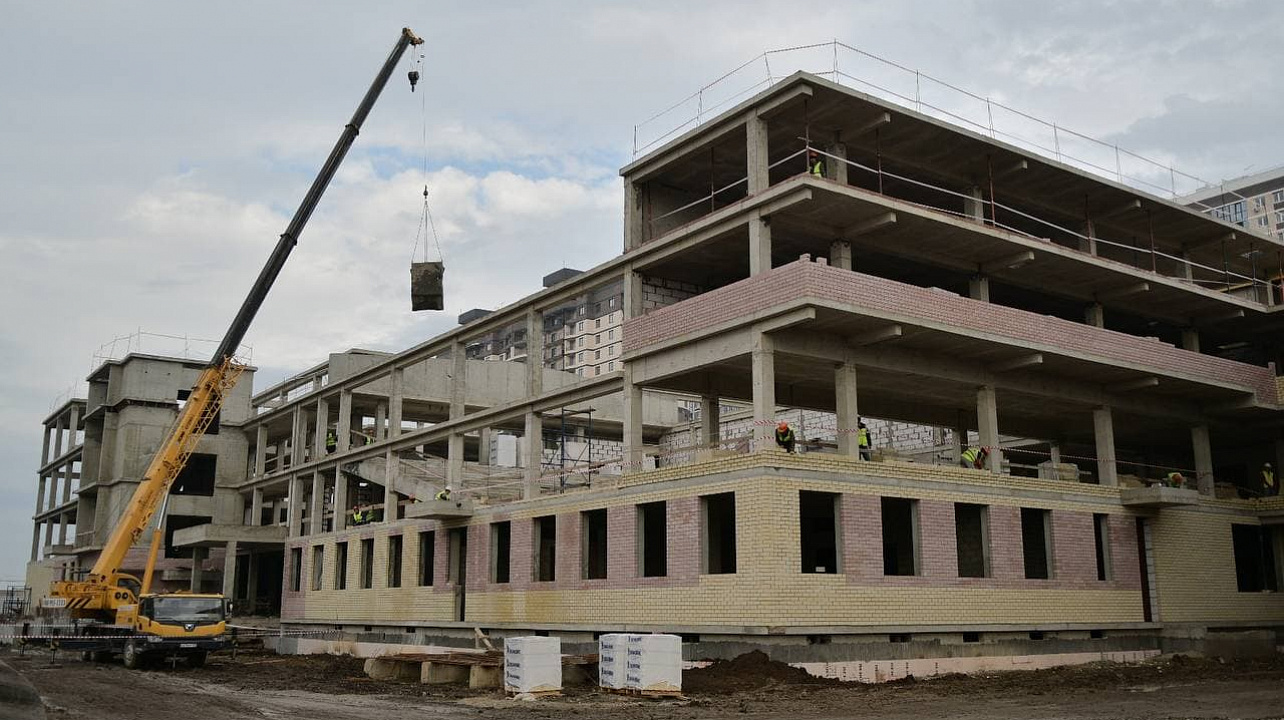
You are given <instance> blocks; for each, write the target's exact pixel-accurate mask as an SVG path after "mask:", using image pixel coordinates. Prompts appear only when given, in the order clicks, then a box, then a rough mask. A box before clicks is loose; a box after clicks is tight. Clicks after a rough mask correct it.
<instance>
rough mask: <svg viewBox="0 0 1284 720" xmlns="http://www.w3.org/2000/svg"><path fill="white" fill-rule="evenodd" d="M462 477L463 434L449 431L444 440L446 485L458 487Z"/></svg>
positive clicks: (453, 487)
mask: <svg viewBox="0 0 1284 720" xmlns="http://www.w3.org/2000/svg"><path fill="white" fill-rule="evenodd" d="M463 479H464V436H463V434H462V433H451V434H450V438H449V439H448V440H447V442H446V485H448V486H450V487H451V488H452V489H458V488H459V487H460V484H461V482H462V481H463Z"/></svg>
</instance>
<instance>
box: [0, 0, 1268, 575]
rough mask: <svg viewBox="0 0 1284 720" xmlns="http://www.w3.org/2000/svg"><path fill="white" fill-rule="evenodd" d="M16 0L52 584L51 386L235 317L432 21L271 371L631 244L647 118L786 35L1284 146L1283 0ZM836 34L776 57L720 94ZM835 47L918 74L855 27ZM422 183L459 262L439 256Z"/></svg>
mask: <svg viewBox="0 0 1284 720" xmlns="http://www.w3.org/2000/svg"><path fill="white" fill-rule="evenodd" d="M0 17H3V21H2V22H0V67H3V68H4V71H3V72H2V73H0V108H3V112H0V270H2V271H3V276H4V281H3V282H0V308H2V309H3V311H2V312H0V584H4V583H7V582H21V579H22V577H23V573H24V568H25V564H26V561H27V558H28V554H29V551H30V541H31V522H30V517H31V513H32V511H33V510H34V506H35V486H36V478H37V475H36V469H37V466H38V464H39V461H40V446H41V428H42V425H41V422H42V420H43V418H44V417H45V416H46V415H47V414H48V413H49V412H50V410H51V409H52V405H53V403H54V402H55V401H57V400H58V399H59V398H65V397H66V393H67V392H68V391H76V390H78V383H79V384H80V385H79V388H83V380H84V378H85V376H86V375H87V374H88V372H89V370H90V369H91V366H92V365H93V364H94V362H95V356H96V355H101V354H102V353H103V352H104V351H105V349H104V345H105V344H108V345H109V344H110V343H111V341H112V340H113V338H117V337H122V336H127V335H129V334H131V333H135V332H137V331H139V330H140V329H141V330H143V331H147V332H150V333H156V334H162V335H171V336H178V337H184V336H186V337H190V338H211V339H217V338H219V337H221V336H222V334H223V332H224V331H225V329H226V326H227V324H228V323H229V322H230V320H231V318H232V315H233V314H234V313H235V311H236V308H237V307H238V306H239V304H240V302H241V299H242V298H243V297H244V294H245V292H246V291H247V290H248V288H249V285H250V283H251V281H252V280H253V278H254V277H255V275H256V273H257V272H258V269H259V267H260V266H261V265H262V263H263V261H264V260H265V259H266V257H267V255H268V253H269V252H270V250H271V248H272V246H273V244H274V243H275V242H276V238H277V236H278V235H279V234H280V233H281V232H282V231H283V230H284V229H285V226H286V224H287V223H288V221H289V218H290V216H291V214H292V213H293V211H294V208H295V207H296V206H297V204H298V202H299V201H300V199H301V198H302V196H303V193H304V191H305V190H306V188H307V186H308V184H309V183H310V182H311V181H312V178H313V176H314V175H315V173H316V171H317V169H318V168H319V167H320V164H321V161H322V160H323V159H324V157H325V155H326V153H327V152H328V151H329V149H330V147H331V146H332V145H333V143H334V141H335V139H336V138H337V137H338V134H339V131H340V130H341V128H342V127H343V125H344V123H346V122H347V120H348V118H349V117H350V116H351V114H352V111H353V109H354V108H355V107H356V104H357V102H358V100H359V99H360V97H361V95H362V93H364V91H365V89H366V87H367V86H368V85H369V83H370V81H371V79H372V78H373V77H374V74H375V71H376V70H377V69H378V67H379V65H380V63H382V61H383V59H384V58H385V57H386V54H387V52H388V50H389V48H391V46H392V45H393V43H394V42H395V41H396V39H397V35H398V33H399V30H400V28H401V27H403V26H410V27H412V28H413V29H414V30H416V31H417V32H418V33H419V34H420V35H421V36H423V37H424V38H425V40H426V41H427V42H426V43H425V45H423V46H422V47H421V49H420V52H421V54H422V56H423V57H422V61H421V63H422V65H421V67H420V72H421V75H422V79H421V80H420V83H419V87H418V89H417V90H416V92H414V93H411V92H410V91H409V89H408V86H407V82H406V79H405V71H406V70H408V69H409V67H410V66H409V65H407V64H405V63H404V62H403V64H402V66H401V68H400V69H399V70H398V72H397V73H396V74H395V75H394V76H393V78H392V81H391V82H390V83H389V86H388V88H387V90H386V91H385V93H384V95H383V97H382V98H381V99H380V101H379V103H378V104H377V105H376V107H375V109H374V111H373V113H372V114H371V116H370V118H369V120H368V121H367V123H366V125H365V127H364V128H363V130H362V132H361V135H360V137H359V138H358V139H357V142H356V144H355V146H354V148H353V150H352V152H351V153H350V154H349V156H348V159H347V160H346V162H345V164H344V166H343V168H342V169H341V170H340V172H339V173H338V176H337V177H336V178H335V181H334V183H333V184H332V186H331V188H330V190H329V191H328V192H327V194H326V195H325V197H324V198H323V199H322V201H321V204H320V206H319V208H318V209H317V211H316V214H315V215H314V216H313V218H312V220H311V223H310V224H309V225H308V227H307V229H306V230H305V231H304V233H303V235H302V237H301V238H300V240H299V245H298V247H297V249H296V250H295V252H294V254H293V255H292V257H291V259H290V261H289V263H288V264H287V265H286V267H285V270H284V272H283V273H282V274H281V276H280V279H279V280H278V282H277V284H276V286H275V288H274V289H273V290H272V293H271V295H269V297H268V299H267V302H266V303H265V305H264V306H263V309H262V311H261V313H260V314H259V317H258V319H257V320H256V321H255V324H254V326H253V327H252V328H251V330H250V332H249V334H248V336H247V338H246V343H247V344H248V345H249V346H252V361H253V363H254V365H255V366H257V367H258V368H259V371H258V377H256V382H255V385H256V387H258V388H262V387H266V386H267V385H269V384H271V383H273V382H275V381H277V380H280V379H282V378H284V377H287V376H289V375H292V374H293V373H295V372H298V371H300V370H303V369H305V368H307V367H310V366H312V365H315V364H316V363H318V362H321V361H323V360H324V359H325V357H326V355H327V354H328V353H329V352H333V351H341V350H344V349H347V348H351V347H364V348H372V349H378V350H387V351H396V350H401V349H404V348H407V347H409V346H411V345H414V344H416V343H419V342H422V341H424V340H426V339H428V338H430V337H432V336H434V335H436V334H438V333H440V332H442V331H444V330H447V329H449V328H450V327H452V326H453V325H454V324H455V318H456V316H457V315H458V314H459V313H460V312H463V311H464V310H467V309H469V308H473V307H485V308H494V307H499V306H502V305H505V304H508V303H510V302H513V301H515V300H517V299H519V298H521V297H523V296H524V295H526V294H529V293H531V292H534V291H535V290H537V289H539V287H540V279H541V277H542V276H543V275H545V274H547V273H549V272H552V271H554V270H556V269H558V268H560V267H563V266H571V267H576V268H579V269H587V268H589V267H592V266H593V265H596V264H598V263H600V262H603V261H606V260H608V259H610V258H611V257H613V256H615V255H616V254H618V253H619V252H620V250H621V247H622V242H623V230H622V215H623V206H622V199H623V190H622V186H621V182H620V179H619V175H618V170H619V168H620V167H621V166H623V165H624V164H626V163H628V162H629V161H630V160H631V159H632V156H633V148H634V141H635V134H634V133H635V125H636V124H638V123H640V122H642V121H644V120H646V119H648V118H650V117H652V116H653V115H655V114H656V113H658V112H660V111H662V110H664V109H666V108H669V107H671V106H673V105H675V104H678V105H679V107H678V109H677V110H675V111H673V112H670V113H668V114H667V115H664V116H662V117H661V118H660V119H658V120H656V121H653V122H650V123H647V124H645V125H644V126H643V127H641V128H639V129H638V134H639V137H640V138H641V140H642V142H644V143H645V142H646V141H647V140H648V139H650V138H653V137H655V136H658V135H660V134H663V133H664V132H667V131H668V130H669V129H671V128H672V127H674V126H677V125H679V124H680V123H682V122H685V121H686V120H687V119H688V117H689V116H690V115H694V110H693V109H692V108H693V105H692V102H686V103H680V101H682V100H683V99H684V98H688V97H690V96H691V95H692V93H695V92H697V91H698V90H699V89H700V88H701V87H703V86H705V85H706V84H708V83H710V82H711V81H713V80H715V79H717V78H719V77H720V76H722V75H723V74H724V73H726V72H728V71H730V70H732V69H733V68H736V67H738V66H740V65H742V64H743V63H746V62H748V61H751V60H753V59H754V58H756V57H757V56H759V55H761V54H762V53H763V52H764V51H767V50H770V49H774V48H786V47H795V46H800V45H808V44H812V43H827V42H831V41H833V40H837V41H839V42H841V43H844V44H846V45H848V46H850V47H851V48H855V49H857V50H860V51H864V52H867V53H870V54H872V55H876V56H880V57H883V58H887V59H889V60H892V61H895V62H896V63H899V64H900V65H901V66H904V67H906V68H911V69H917V70H921V71H922V72H923V73H925V74H926V75H928V76H933V77H936V78H939V79H940V80H943V81H946V82H948V83H951V84H953V85H955V86H958V87H961V88H965V89H967V90H969V91H971V92H973V93H975V94H976V95H978V96H982V97H990V98H993V99H994V100H996V101H999V102H1002V103H1005V104H1006V105H1008V106H1011V107H1013V108H1015V109H1018V110H1022V111H1025V112H1028V113H1030V114H1032V115H1036V116H1039V117H1043V118H1047V119H1049V120H1053V121H1056V122H1057V123H1058V125H1059V127H1061V128H1069V129H1072V130H1076V131H1078V132H1082V133H1084V134H1086V135H1091V136H1094V137H1098V138H1101V139H1102V140H1104V141H1105V142H1106V143H1118V144H1120V145H1122V146H1123V147H1125V148H1128V149H1131V150H1133V151H1136V152H1138V153H1140V154H1142V155H1146V156H1148V157H1152V158H1155V159H1156V160H1157V161H1158V163H1159V165H1156V166H1154V167H1152V168H1150V169H1151V170H1154V169H1155V168H1158V167H1160V165H1168V164H1171V165H1174V166H1175V167H1177V168H1178V169H1181V170H1183V171H1185V172H1187V173H1189V174H1191V175H1193V176H1195V177H1199V178H1204V179H1208V180H1214V181H1215V180H1218V179H1221V178H1227V177H1234V176H1238V175H1243V174H1246V173H1251V172H1258V171H1261V170H1263V169H1266V168H1269V167H1273V166H1277V165H1280V164H1284V133H1280V132H1279V131H1278V129H1277V122H1276V121H1277V119H1278V118H1279V117H1281V116H1284V73H1281V72H1280V68H1284V44H1282V43H1280V42H1279V32H1280V30H1279V29H1280V28H1281V27H1284V3H1278V2H1273V1H1272V0H1204V1H1201V2H1193V1H1191V2H1182V1H1165V0H1139V1H1135V2H1134V1H1125V0H1117V1H1113V2H1111V1H1104V0H1098V1H1094V2H1075V1H1074V0H1063V1H1061V2H1057V3H1043V2H1030V1H1029V0H993V1H986V0H929V1H922V2H920V1H916V0H907V1H906V2H897V3H889V2H872V1H870V2H867V1H863V0H850V1H849V2H841V3H835V2H811V1H809V0H795V1H794V2H789V3H782V2H760V1H758V0H727V1H709V2H700V1H697V0H684V1H681V2H676V1H670V0H652V1H650V2H645V3H638V2H611V1H607V0H599V1H598V2H586V1H580V0H563V1H559V2H532V1H531V0H525V1H521V2H518V1H508V0H495V1H492V2H487V3H479V2H378V3H338V2H322V1H310V2H301V1H280V2H272V3H263V2H242V1H240V0H224V2H220V3H199V4H198V3H172V2H157V1H153V2H144V1H142V0H121V1H120V2H113V3H91V2H74V1H72V2H59V3H32V2H20V1H19V0H0ZM831 55H832V48H829V49H822V50H818V51H817V50H813V51H797V52H791V53H774V54H771V55H769V56H768V57H767V59H766V62H764V63H763V69H762V70H761V71H759V69H758V63H756V62H754V63H751V64H750V66H748V67H746V68H745V69H743V70H741V71H740V72H738V73H736V74H734V75H733V76H732V77H730V78H728V79H727V80H725V81H723V83H721V84H720V85H717V86H714V87H713V88H710V89H709V90H708V91H707V95H706V96H705V97H701V98H698V99H696V100H695V102H699V103H702V104H705V106H706V107H707V106H708V105H714V104H716V102H717V101H718V100H719V99H720V98H724V97H726V96H729V95H732V94H734V93H735V92H739V91H741V90H744V89H748V88H750V87H752V86H753V85H754V84H755V83H758V82H762V81H763V80H764V79H766V78H765V77H764V76H766V75H767V73H768V69H769V71H770V73H771V75H772V76H773V77H775V78H779V77H781V76H783V75H785V74H787V73H788V72H790V71H792V70H797V69H808V70H830V69H831V68H832V64H831V63H832V60H831ZM838 61H839V63H840V65H841V68H842V70H843V71H844V72H845V73H849V74H851V75H853V76H854V77H857V78H859V79H860V80H862V81H865V82H870V83H875V84H878V85H880V86H882V87H889V88H893V87H894V88H905V87H908V86H907V85H906V84H905V83H906V79H907V78H908V77H909V75H908V74H907V73H905V72H904V71H899V70H893V69H892V68H891V67H890V66H888V65H884V64H881V63H878V62H874V61H870V60H869V59H868V58H865V57H863V56H860V55H859V54H858V53H856V52H854V51H848V50H846V49H844V50H843V53H842V54H841V57H839V59H838ZM921 92H923V96H922V99H923V100H924V101H927V102H935V103H939V104H940V105H941V106H942V107H946V106H947V105H948V103H949V102H951V99H958V97H960V96H957V95H951V93H950V92H949V91H945V90H942V89H941V88H939V87H938V86H935V85H931V84H930V83H926V84H922V85H921ZM934 93H935V94H934ZM949 107H954V106H953V105H949ZM975 109H976V108H975V107H973V108H972V110H975ZM1085 152H1086V151H1085ZM425 171H426V172H425ZM1159 174H1161V175H1162V174H1163V173H1159ZM425 184H427V186H428V188H429V192H430V204H431V208H432V213H433V219H434V223H435V225H436V231H437V239H438V241H439V243H440V254H439V253H438V250H437V247H436V243H431V242H430V243H427V250H425V241H424V239H423V238H420V240H419V242H418V249H417V250H416V233H417V230H418V229H419V223H420V219H421V212H422V206H423V198H422V192H423V188H424V185H425ZM425 257H426V258H427V259H430V260H435V259H438V258H439V257H440V258H442V259H444V261H445V263H446V293H445V294H446V309H445V311H444V312H440V313H412V312H411V311H410V299H409V287H408V286H409V282H408V276H409V273H408V266H409V263H410V262H411V259H412V258H419V259H422V258H425ZM175 343H177V345H176V344H175ZM182 345H184V343H182V342H181V341H164V340H159V339H156V338H152V339H150V340H145V341H144V345H143V349H144V350H147V351H153V352H163V351H166V350H170V351H177V349H178V348H180V347H181V346H182ZM187 345H188V346H189V347H196V348H199V347H208V348H209V349H208V350H207V352H208V351H212V346H201V345H199V344H192V343H187ZM122 347H123V345H122V344H119V343H118V344H117V349H118V350H119V349H121V348H122ZM79 392H80V393H83V389H79Z"/></svg>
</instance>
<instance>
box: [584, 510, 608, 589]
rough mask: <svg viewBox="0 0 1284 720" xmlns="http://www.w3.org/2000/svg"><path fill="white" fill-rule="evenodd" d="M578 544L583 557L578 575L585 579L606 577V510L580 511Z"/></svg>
mask: <svg viewBox="0 0 1284 720" xmlns="http://www.w3.org/2000/svg"><path fill="white" fill-rule="evenodd" d="M580 545H581V557H582V558H583V562H582V565H583V566H582V567H581V568H580V573H581V575H580V577H582V578H583V579H585V580H603V579H605V578H606V567H607V557H608V555H607V552H606V545H607V539H606V510H586V511H584V512H582V513H580Z"/></svg>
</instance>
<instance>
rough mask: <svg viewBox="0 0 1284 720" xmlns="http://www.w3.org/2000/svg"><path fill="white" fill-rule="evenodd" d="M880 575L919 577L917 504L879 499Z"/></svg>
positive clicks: (889, 498) (903, 500)
mask: <svg viewBox="0 0 1284 720" xmlns="http://www.w3.org/2000/svg"><path fill="white" fill-rule="evenodd" d="M882 508H883V574H884V575H917V574H918V566H919V563H918V501H917V500H911V499H909V498H893V497H885V498H882Z"/></svg>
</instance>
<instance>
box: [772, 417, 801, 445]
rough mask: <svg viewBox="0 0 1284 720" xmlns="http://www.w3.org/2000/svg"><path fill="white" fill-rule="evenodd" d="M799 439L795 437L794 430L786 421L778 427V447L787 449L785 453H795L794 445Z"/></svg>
mask: <svg viewBox="0 0 1284 720" xmlns="http://www.w3.org/2000/svg"><path fill="white" fill-rule="evenodd" d="M796 441H797V438H795V437H794V429H793V428H791V427H789V423H787V422H785V421H784V420H781V421H780V424H779V425H777V426H776V445H777V446H779V447H782V448H784V449H785V452H788V453H791V452H793V451H794V443H795V442H796Z"/></svg>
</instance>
